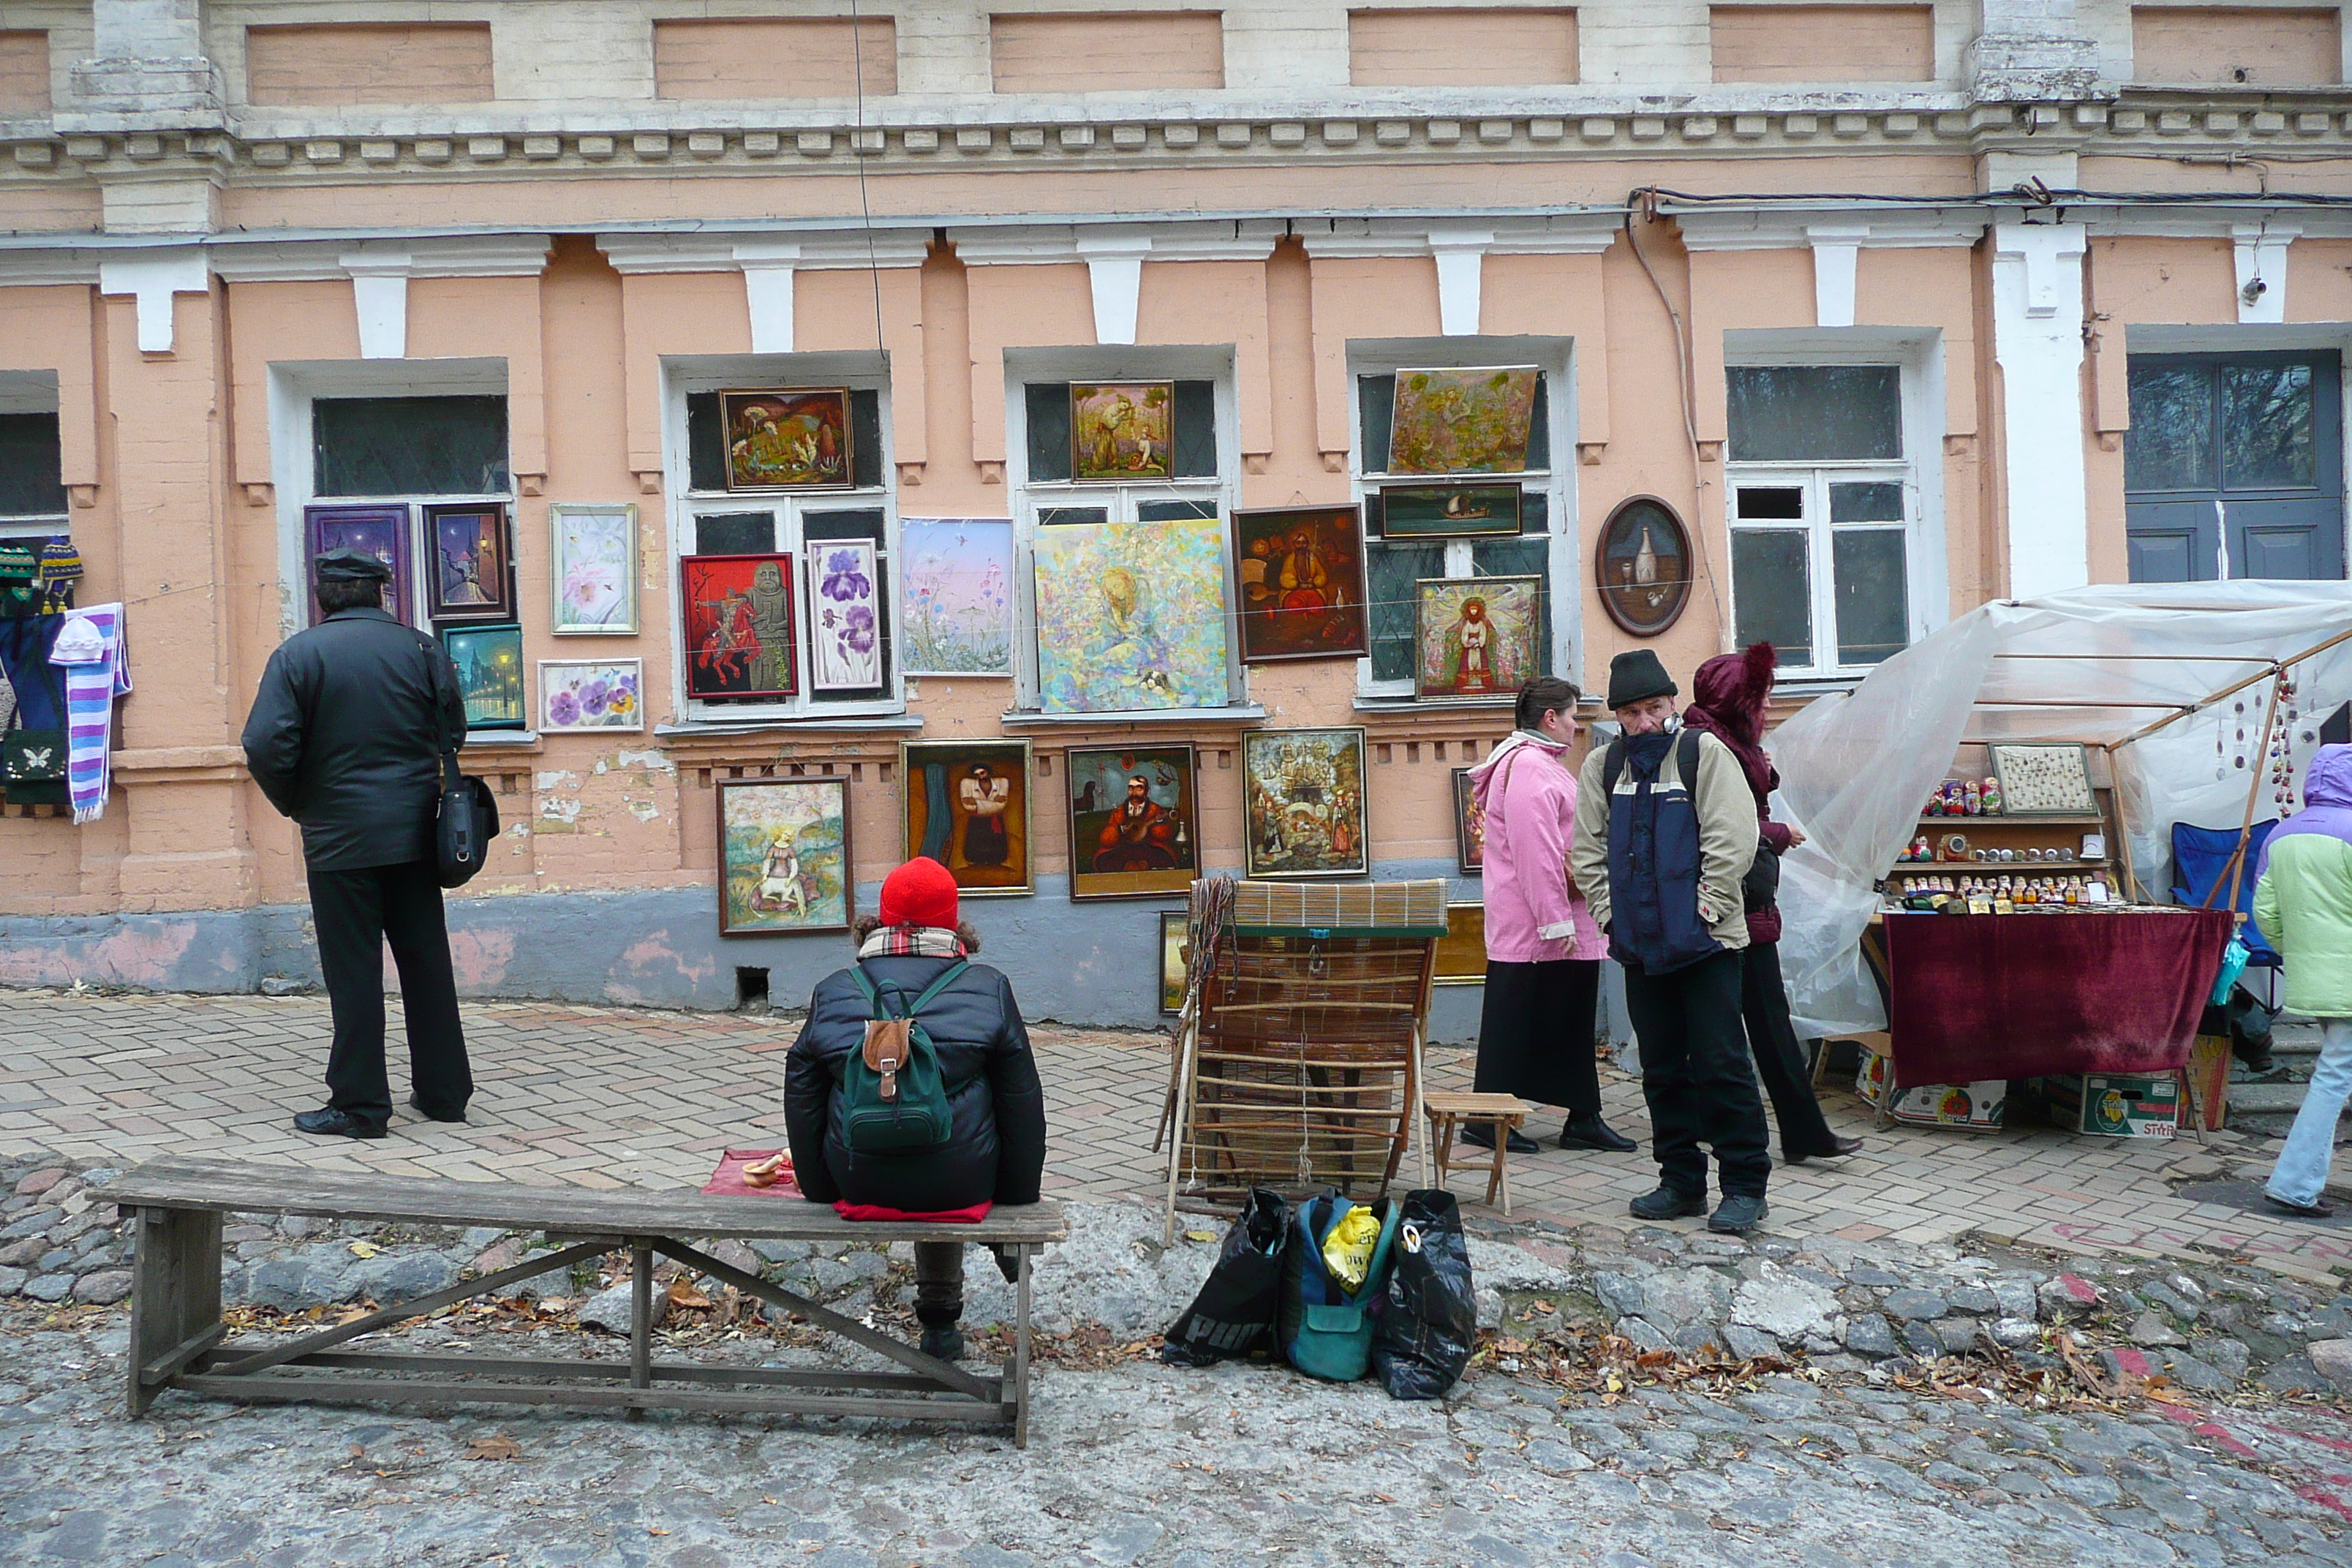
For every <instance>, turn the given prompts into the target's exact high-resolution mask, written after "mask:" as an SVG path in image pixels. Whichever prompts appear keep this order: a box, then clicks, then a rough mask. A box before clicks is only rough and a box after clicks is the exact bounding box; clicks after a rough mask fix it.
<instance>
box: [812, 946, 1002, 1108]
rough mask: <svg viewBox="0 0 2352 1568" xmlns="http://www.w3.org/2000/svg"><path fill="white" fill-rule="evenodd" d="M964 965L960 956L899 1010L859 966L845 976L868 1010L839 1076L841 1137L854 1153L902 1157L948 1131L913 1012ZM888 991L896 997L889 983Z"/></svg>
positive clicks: (939, 1085) (935, 1070) (928, 1049)
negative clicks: (857, 1046)
mask: <svg viewBox="0 0 2352 1568" xmlns="http://www.w3.org/2000/svg"><path fill="white" fill-rule="evenodd" d="M969 968H971V965H970V964H968V963H965V962H964V961H963V960H962V959H961V958H959V959H957V960H956V961H955V962H954V963H950V964H949V965H948V967H947V969H946V970H945V971H944V972H943V973H941V974H940V977H939V978H938V979H937V980H934V981H932V982H931V983H930V984H929V985H928V986H926V987H925V988H924V990H923V994H921V995H919V996H918V997H916V998H915V1001H914V1005H912V1006H910V1007H908V1009H907V1010H906V1011H905V1012H903V1013H901V1012H898V1011H896V1010H894V1009H893V1007H892V1006H891V1005H890V1003H888V1002H886V1001H884V1000H883V998H882V994H881V993H880V992H878V991H877V990H876V989H875V988H874V983H873V982H872V981H871V980H868V979H867V978H866V970H865V968H864V966H863V965H856V966H853V967H852V968H851V969H850V971H849V973H850V975H851V977H852V978H853V979H855V980H856V982H857V988H858V989H859V990H861V991H863V992H865V993H866V1004H867V1005H869V1006H871V1007H873V1008H874V1009H875V1014H874V1016H873V1017H872V1019H870V1020H869V1021H868V1022H867V1023H866V1044H865V1047H864V1048H863V1049H861V1050H856V1051H852V1052H851V1053H850V1055H849V1059H848V1061H847V1062H846V1063H845V1065H844V1067H843V1069H842V1075H841V1104H842V1116H841V1136H842V1142H845V1143H846V1144H848V1145H849V1147H850V1149H851V1150H852V1151H853V1152H856V1153H860V1154H903V1153H908V1152H912V1151H915V1150H920V1149H936V1148H938V1147H939V1146H940V1144H942V1143H945V1142H947V1141H948V1138H949V1136H950V1134H951V1133H952V1132H953V1131H954V1118H953V1115H952V1113H951V1112H950V1110H949V1109H948V1086H947V1079H946V1077H945V1075H943V1074H942V1073H941V1072H940V1053H939V1052H938V1050H937V1049H935V1048H934V1047H932V1045H931V1037H930V1036H929V1034H927V1033H925V1032H924V1029H923V1026H922V1022H921V1014H922V1011H923V1008H924V1007H925V1006H926V1005H929V1002H930V1000H931V998H933V997H934V996H937V995H938V994H940V992H942V991H945V990H946V989H947V988H948V987H949V986H950V985H951V984H954V983H955V980H956V977H957V976H958V975H960V974H961V973H963V972H964V971H965V970H966V969H969ZM890 994H891V995H892V996H893V997H896V998H901V999H903V995H904V994H903V993H901V992H900V991H899V990H898V988H897V987H896V986H893V987H891V988H890Z"/></svg>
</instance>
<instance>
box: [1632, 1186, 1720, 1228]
mask: <svg viewBox="0 0 2352 1568" xmlns="http://www.w3.org/2000/svg"><path fill="white" fill-rule="evenodd" d="M1627 1206H1628V1207H1630V1208H1631V1209H1632V1210H1633V1217H1634V1218H1635V1219H1687V1218H1689V1217H1690V1216H1691V1215H1701V1214H1705V1213H1706V1194H1705V1193H1678V1192H1676V1191H1675V1189H1674V1188H1672V1187H1670V1186H1668V1185H1666V1184H1664V1182H1661V1183H1659V1184H1658V1190H1657V1191H1655V1192H1654V1193H1643V1194H1642V1195H1641V1196H1640V1197H1638V1198H1635V1199H1634V1200H1633V1203H1632V1204H1631V1205H1627Z"/></svg>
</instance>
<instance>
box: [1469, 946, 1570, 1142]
mask: <svg viewBox="0 0 2352 1568" xmlns="http://www.w3.org/2000/svg"><path fill="white" fill-rule="evenodd" d="M1600 1000H1601V961H1600V960H1599V959H1597V958H1559V959H1550V960H1547V961H1546V962H1544V963H1494V962H1492V961H1489V962H1488V963H1487V965H1486V997H1485V1000H1484V1001H1483V1002H1482V1003H1481V1005H1480V1006H1479V1010H1478V1068H1477V1073H1476V1076H1475V1078H1473V1079H1472V1080H1471V1088H1472V1089H1474V1090H1475V1091H1476V1092H1477V1093H1479V1094H1516V1095H1517V1096H1518V1097H1519V1098H1520V1099H1521V1100H1534V1101H1535V1102H1536V1103H1537V1104H1538V1105H1559V1106H1564V1107H1566V1108H1567V1110H1568V1117H1569V1120H1570V1121H1583V1120H1584V1119H1585V1118H1587V1117H1591V1116H1598V1115H1600V1114H1601V1070H1600V1067H1599V1065H1598V1059H1597V1058H1596V1057H1595V1055H1594V1053H1593V1035H1594V1030H1593V1020H1594V1018H1595V1017H1596V1016H1598V1010H1599V1006H1600Z"/></svg>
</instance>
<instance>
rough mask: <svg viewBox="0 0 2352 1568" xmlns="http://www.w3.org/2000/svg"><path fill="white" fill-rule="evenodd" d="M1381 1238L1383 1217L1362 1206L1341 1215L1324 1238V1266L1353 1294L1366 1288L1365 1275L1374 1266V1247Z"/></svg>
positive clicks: (1342, 1287)
mask: <svg viewBox="0 0 2352 1568" xmlns="http://www.w3.org/2000/svg"><path fill="white" fill-rule="evenodd" d="M1380 1239H1381V1222H1380V1216H1379V1215H1375V1214H1373V1213H1372V1211H1371V1210H1370V1209H1368V1208H1366V1207H1365V1206H1364V1205H1361V1204H1358V1205H1356V1206H1355V1207H1353V1208H1351V1209H1349V1211H1348V1212H1347V1213H1346V1214H1345V1215H1341V1216H1340V1219H1339V1224H1338V1225H1335V1226H1332V1227H1331V1233H1330V1234H1329V1235H1328V1236H1327V1237H1324V1238H1323V1267H1324V1268H1327V1269H1328V1270H1329V1271H1330V1274H1331V1278H1332V1279H1337V1280H1338V1281H1339V1288H1340V1289H1343V1290H1345V1291H1347V1292H1348V1293H1349V1295H1351V1296H1352V1295H1354V1294H1355V1293H1356V1292H1357V1291H1358V1290H1360V1289H1362V1288H1363V1283H1364V1275H1365V1274H1366V1273H1367V1272H1368V1271H1370V1268H1371V1267H1372V1247H1373V1246H1374V1244H1376V1243H1377V1242H1378V1241H1379V1240H1380Z"/></svg>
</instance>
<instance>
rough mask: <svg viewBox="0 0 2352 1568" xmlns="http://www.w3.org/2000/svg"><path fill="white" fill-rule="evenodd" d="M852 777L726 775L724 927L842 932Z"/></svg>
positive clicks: (723, 931) (722, 794)
mask: <svg viewBox="0 0 2352 1568" xmlns="http://www.w3.org/2000/svg"><path fill="white" fill-rule="evenodd" d="M850 864H851V863H850V858H849V781H848V780H847V779H845V778H818V779H722V780H720V781H719V935H721V936H777V935H783V934H787V933H790V932H794V931H845V930H847V929H848V927H849V918H850V915H851V913H852V910H851V908H850V903H851V891H852V883H851V871H850Z"/></svg>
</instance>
